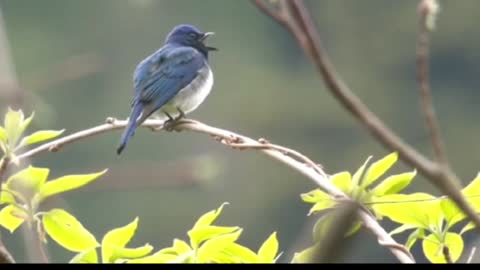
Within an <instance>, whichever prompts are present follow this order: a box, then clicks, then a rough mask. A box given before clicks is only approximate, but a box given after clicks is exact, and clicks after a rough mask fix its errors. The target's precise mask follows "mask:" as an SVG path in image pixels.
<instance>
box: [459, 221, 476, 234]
mask: <svg viewBox="0 0 480 270" xmlns="http://www.w3.org/2000/svg"><path fill="white" fill-rule="evenodd" d="M472 229H475V223H473V222H471V221H470V222H469V223H467V225H465V226H464V227H463V228H462V230H461V231H460V234H464V233H466V232H468V231H470V230H472Z"/></svg>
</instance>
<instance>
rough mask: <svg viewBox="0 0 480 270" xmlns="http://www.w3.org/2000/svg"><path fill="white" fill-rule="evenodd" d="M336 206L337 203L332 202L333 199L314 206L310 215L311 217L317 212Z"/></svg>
mask: <svg viewBox="0 0 480 270" xmlns="http://www.w3.org/2000/svg"><path fill="white" fill-rule="evenodd" d="M335 204H336V202H335V201H334V200H331V199H328V200H325V201H323V202H318V203H316V204H314V205H313V206H312V208H310V211H309V212H308V215H309V216H310V215H311V214H313V213H315V212H319V211H322V210H325V209H329V208H332V206H334V205H335Z"/></svg>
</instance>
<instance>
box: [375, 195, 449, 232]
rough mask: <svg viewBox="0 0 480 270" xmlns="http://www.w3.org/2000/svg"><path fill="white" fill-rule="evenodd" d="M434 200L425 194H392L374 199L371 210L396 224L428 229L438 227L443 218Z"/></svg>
mask: <svg viewBox="0 0 480 270" xmlns="http://www.w3.org/2000/svg"><path fill="white" fill-rule="evenodd" d="M435 199H436V198H435V197H434V196H432V195H430V194H427V193H413V194H408V195H407V194H392V195H386V196H382V197H379V198H375V200H374V201H375V202H374V203H373V204H372V208H373V209H374V211H376V212H378V213H380V214H381V215H383V216H386V217H388V218H389V219H391V220H393V221H395V222H397V223H400V224H408V225H413V226H416V227H421V228H425V229H429V228H431V226H432V225H435V226H437V227H438V226H439V224H440V223H441V221H442V217H443V215H442V211H441V209H440V204H439V202H438V201H437V200H435Z"/></svg>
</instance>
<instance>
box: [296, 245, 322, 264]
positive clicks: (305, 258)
mask: <svg viewBox="0 0 480 270" xmlns="http://www.w3.org/2000/svg"><path fill="white" fill-rule="evenodd" d="M320 245H321V244H320V243H317V244H315V245H313V246H311V247H309V248H307V249H305V250H303V251H301V252H297V253H295V254H294V255H293V259H292V263H312V256H314V255H315V254H316V253H317V251H318V249H319V248H320Z"/></svg>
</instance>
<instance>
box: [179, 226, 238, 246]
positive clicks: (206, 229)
mask: <svg viewBox="0 0 480 270" xmlns="http://www.w3.org/2000/svg"><path fill="white" fill-rule="evenodd" d="M238 229H239V227H220V226H203V227H198V226H195V227H194V229H191V230H190V231H188V232H187V234H188V236H189V237H190V245H191V246H192V248H193V249H197V248H198V247H199V246H200V245H201V244H202V243H203V242H204V241H206V240H208V239H210V238H214V237H216V236H219V235H223V234H228V233H232V232H234V231H236V230H238Z"/></svg>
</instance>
